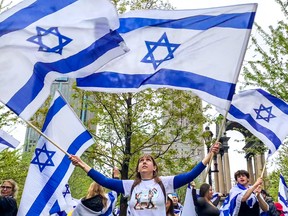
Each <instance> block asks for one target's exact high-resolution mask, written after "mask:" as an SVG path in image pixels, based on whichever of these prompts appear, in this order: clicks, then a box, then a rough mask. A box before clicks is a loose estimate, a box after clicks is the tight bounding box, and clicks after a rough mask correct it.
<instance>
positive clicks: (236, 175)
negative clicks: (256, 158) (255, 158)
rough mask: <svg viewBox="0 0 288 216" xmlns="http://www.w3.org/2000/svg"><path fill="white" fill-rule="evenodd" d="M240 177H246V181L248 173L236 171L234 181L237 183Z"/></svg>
mask: <svg viewBox="0 0 288 216" xmlns="http://www.w3.org/2000/svg"><path fill="white" fill-rule="evenodd" d="M240 176H246V177H247V178H248V179H249V177H250V175H249V173H248V172H247V171H246V170H238V171H237V172H235V174H234V179H235V181H237V178H238V177H240Z"/></svg>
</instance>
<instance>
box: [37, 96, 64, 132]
mask: <svg viewBox="0 0 288 216" xmlns="http://www.w3.org/2000/svg"><path fill="white" fill-rule="evenodd" d="M64 106H66V102H65V100H64V99H63V98H62V97H61V96H59V97H58V98H57V99H56V100H54V103H53V104H52V105H51V107H50V108H49V110H48V113H47V115H46V120H45V122H44V124H43V127H42V132H43V131H45V130H46V128H47V126H48V125H49V123H50V122H51V121H52V119H53V117H54V116H55V115H57V113H58V112H59V111H60V110H61V109H62V108H63V107H64Z"/></svg>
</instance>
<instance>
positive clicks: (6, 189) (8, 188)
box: [1, 181, 13, 196]
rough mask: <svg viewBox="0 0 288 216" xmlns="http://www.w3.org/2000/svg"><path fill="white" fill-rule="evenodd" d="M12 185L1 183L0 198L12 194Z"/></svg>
mask: <svg viewBox="0 0 288 216" xmlns="http://www.w3.org/2000/svg"><path fill="white" fill-rule="evenodd" d="M12 189H13V185H12V184H11V183H10V182H7V181H6V182H3V184H2V185H1V196H11V195H12V193H13V190H12Z"/></svg>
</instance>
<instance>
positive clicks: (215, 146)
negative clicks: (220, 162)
mask: <svg viewBox="0 0 288 216" xmlns="http://www.w3.org/2000/svg"><path fill="white" fill-rule="evenodd" d="M220 146H221V143H220V142H215V143H214V144H213V145H212V146H211V148H210V152H212V153H213V154H218V152H219V149H220Z"/></svg>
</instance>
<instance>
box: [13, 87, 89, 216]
mask: <svg viewBox="0 0 288 216" xmlns="http://www.w3.org/2000/svg"><path fill="white" fill-rule="evenodd" d="M42 132H43V133H44V134H45V135H46V136H47V137H49V138H50V139H51V140H53V141H54V142H55V143H56V144H58V145H61V147H62V149H63V150H64V151H67V152H68V153H69V154H73V155H78V156H80V155H81V154H82V153H83V152H84V151H85V150H86V149H87V148H88V147H89V146H91V145H92V144H93V143H94V141H93V139H92V136H91V134H90V133H89V132H88V131H87V130H86V129H85V127H84V126H83V124H82V123H81V121H80V120H79V119H78V117H77V116H76V114H75V113H74V112H73V110H72V109H71V108H70V106H69V105H68V104H67V103H66V101H65V100H64V98H63V97H62V96H61V95H60V94H59V92H56V93H55V96H54V99H53V101H52V103H51V106H50V108H49V110H48V113H47V116H46V120H45V122H44V125H43V128H42ZM73 170H74V166H73V165H72V163H71V160H70V159H69V158H68V156H67V155H65V154H64V153H63V152H62V151H60V150H59V149H58V148H57V147H56V146H54V145H53V144H51V143H50V142H48V141H47V140H46V139H45V138H43V137H40V139H39V141H38V143H37V146H36V149H35V153H34V155H33V157H32V161H31V164H30V167H29V171H28V175H27V178H26V182H25V186H24V190H23V195H22V199H21V202H20V207H19V210H18V216H22V215H23V216H24V215H25V216H35V215H41V216H45V215H51V214H53V213H57V212H61V211H63V210H65V209H66V207H67V203H66V201H65V198H64V196H63V193H62V191H63V188H64V187H65V184H66V183H67V182H68V179H69V177H70V176H71V174H72V172H73Z"/></svg>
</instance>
